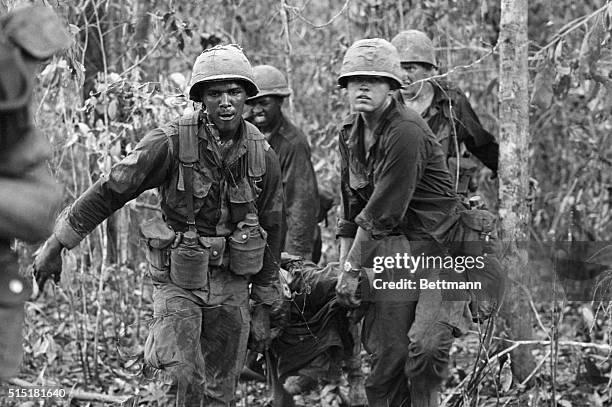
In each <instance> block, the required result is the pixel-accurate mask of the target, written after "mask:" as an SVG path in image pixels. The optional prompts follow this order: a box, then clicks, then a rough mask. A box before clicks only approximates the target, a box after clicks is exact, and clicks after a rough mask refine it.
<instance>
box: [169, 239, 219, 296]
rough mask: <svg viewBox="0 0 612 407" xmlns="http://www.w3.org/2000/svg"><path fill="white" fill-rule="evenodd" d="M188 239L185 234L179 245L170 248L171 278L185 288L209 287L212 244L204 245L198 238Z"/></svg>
mask: <svg viewBox="0 0 612 407" xmlns="http://www.w3.org/2000/svg"><path fill="white" fill-rule="evenodd" d="M186 240H187V239H186V238H185V237H184V236H183V239H182V241H181V242H180V243H179V244H178V246H176V247H173V248H172V249H171V250H170V265H171V266H170V279H171V280H172V282H173V283H174V284H176V285H177V286H179V287H181V288H183V289H185V290H196V289H200V288H204V287H207V286H208V262H209V260H210V245H208V246H207V247H204V246H203V245H202V243H201V242H200V241H199V240H198V239H194V240H195V241H194V242H186Z"/></svg>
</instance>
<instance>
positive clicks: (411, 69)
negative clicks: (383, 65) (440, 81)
mask: <svg viewBox="0 0 612 407" xmlns="http://www.w3.org/2000/svg"><path fill="white" fill-rule="evenodd" d="M402 70H403V71H404V77H403V78H402V80H403V82H404V83H403V85H404V87H403V88H402V94H403V95H404V96H405V97H408V98H412V97H414V96H415V95H416V94H417V93H418V92H419V90H420V89H421V87H422V83H423V82H419V81H423V80H424V79H427V78H430V77H432V76H433V75H434V74H435V69H434V68H433V67H432V66H431V65H427V64H421V63H417V62H402ZM415 82H416V83H415Z"/></svg>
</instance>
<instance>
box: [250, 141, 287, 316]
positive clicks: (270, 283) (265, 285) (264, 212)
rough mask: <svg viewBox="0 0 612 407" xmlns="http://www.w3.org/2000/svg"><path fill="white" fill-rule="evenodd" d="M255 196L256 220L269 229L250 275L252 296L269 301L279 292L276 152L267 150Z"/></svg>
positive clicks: (280, 205)
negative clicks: (258, 265) (256, 269)
mask: <svg viewBox="0 0 612 407" xmlns="http://www.w3.org/2000/svg"><path fill="white" fill-rule="evenodd" d="M261 182H262V184H261V188H262V191H261V193H260V195H259V198H258V199H257V208H258V212H259V222H260V223H261V226H262V227H263V228H264V229H265V230H266V232H267V233H268V237H267V246H266V251H265V252H264V260H263V267H262V269H261V271H260V272H259V273H257V274H255V275H254V276H253V277H252V278H251V283H252V286H251V299H252V300H253V301H255V302H256V303H263V304H268V305H270V304H272V303H273V302H274V301H276V300H278V299H279V298H280V296H281V291H280V286H279V277H278V271H279V268H280V251H281V249H280V247H281V238H282V231H281V229H282V220H283V206H284V204H283V184H282V179H281V171H280V165H279V162H278V158H277V156H276V153H275V152H274V150H272V149H271V148H270V149H269V150H268V151H266V173H265V174H264V176H263V177H262V181H261Z"/></svg>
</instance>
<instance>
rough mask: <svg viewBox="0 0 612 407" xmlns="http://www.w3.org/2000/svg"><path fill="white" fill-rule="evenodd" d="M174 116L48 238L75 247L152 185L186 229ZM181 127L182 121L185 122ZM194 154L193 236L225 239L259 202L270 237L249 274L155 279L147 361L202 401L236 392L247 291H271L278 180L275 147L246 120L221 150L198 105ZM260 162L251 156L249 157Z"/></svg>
mask: <svg viewBox="0 0 612 407" xmlns="http://www.w3.org/2000/svg"><path fill="white" fill-rule="evenodd" d="M179 125H183V124H179V123H173V124H171V125H170V126H169V127H167V128H163V129H157V130H154V131H152V132H151V133H149V134H148V135H147V136H145V137H144V138H143V139H142V140H141V141H140V142H139V143H138V145H137V146H136V147H135V148H134V150H132V151H131V152H130V154H129V155H128V156H127V157H126V158H125V159H123V160H122V161H121V162H120V163H118V164H116V165H115V166H114V167H113V168H112V170H111V172H110V174H109V175H108V176H107V177H103V178H102V179H100V180H99V181H98V182H96V183H95V184H94V185H93V186H92V187H91V188H89V189H88V190H87V191H86V192H85V193H84V194H83V195H82V196H81V197H80V198H79V199H78V200H77V201H76V202H75V203H74V204H73V205H71V206H70V207H69V208H68V210H66V211H65V212H64V215H63V216H62V217H61V219H60V220H59V221H58V223H57V225H56V229H55V235H56V237H57V238H58V240H59V241H60V242H61V243H62V245H63V246H65V247H67V248H71V247H74V246H75V245H76V244H77V243H78V242H79V241H80V240H81V239H82V238H83V237H84V236H85V235H87V234H88V233H89V232H91V230H93V228H94V227H95V226H96V225H97V224H99V223H100V222H102V220H104V219H105V218H107V217H108V216H109V215H110V214H112V213H113V212H114V211H115V210H117V209H118V208H120V207H121V206H123V205H124V204H125V203H126V202H128V201H130V200H132V199H134V198H135V197H137V196H138V195H139V194H140V193H142V192H143V191H145V190H147V189H150V188H155V187H159V190H160V193H161V208H162V212H163V216H164V220H165V222H166V223H167V225H168V226H170V227H171V228H172V229H173V230H174V231H175V232H185V231H186V230H187V224H186V220H187V215H188V213H187V205H186V197H185V179H184V174H183V172H182V171H181V168H182V167H181V166H180V164H179V160H178V156H177V152H178V151H179V137H178V132H179V130H178V129H179ZM184 125H189V124H187V123H185V124H184ZM191 126H197V135H198V145H197V148H198V151H199V160H198V161H197V162H196V163H195V167H194V173H193V196H194V211H195V214H196V218H195V222H196V225H195V226H196V228H197V231H198V234H199V235H200V236H204V237H206V236H215V237H229V236H230V234H231V233H232V232H233V231H234V230H235V229H236V225H237V224H238V223H239V222H240V221H242V220H243V219H244V218H245V216H246V214H247V213H249V212H250V211H252V210H253V207H255V208H256V209H257V213H258V216H259V221H260V223H261V225H262V227H263V228H264V229H265V231H266V232H267V234H268V237H267V248H266V251H265V254H264V265H263V268H262V270H261V271H259V272H258V273H257V274H255V275H253V276H252V277H250V278H248V277H246V276H240V275H237V274H235V273H234V272H232V271H230V270H229V269H228V267H227V262H224V264H222V265H220V266H218V267H210V268H209V275H208V282H207V283H206V285H204V286H203V287H201V288H199V289H184V288H181V287H179V286H177V285H176V284H174V283H173V282H172V281H171V280H170V281H168V280H167V279H166V278H164V276H158V277H157V278H156V280H157V281H156V285H155V292H154V296H153V300H154V316H155V318H156V320H155V322H154V324H153V326H152V327H151V332H150V334H149V338H148V339H147V344H146V347H145V358H146V359H147V361H148V363H150V364H151V365H152V366H153V367H155V368H157V369H160V370H161V371H162V372H165V373H167V374H168V375H169V376H170V377H172V378H174V379H176V378H182V379H184V381H187V382H189V384H190V385H192V386H194V389H195V390H194V392H197V391H201V392H202V393H203V394H204V400H205V402H204V405H207V406H209V405H210V406H217V405H218V406H226V405H230V404H231V402H232V401H233V399H234V393H235V386H236V380H237V378H238V374H239V372H240V370H241V368H242V364H243V363H244V357H245V352H246V345H247V339H248V333H249V284H251V285H252V288H251V294H250V298H251V299H252V300H253V301H255V302H256V303H265V304H271V302H272V301H274V300H276V299H277V298H278V295H279V293H278V289H277V285H276V284H277V282H278V275H277V273H278V259H279V258H280V228H281V216H282V202H283V200H282V199H283V198H282V186H281V179H280V169H279V165H278V159H277V157H276V154H275V153H274V151H273V150H272V149H270V148H269V145H268V144H267V142H266V141H265V140H264V138H263V135H261V133H259V131H258V130H257V129H256V128H255V127H254V126H253V125H251V124H249V123H246V122H243V125H242V128H241V130H240V132H239V134H238V136H237V138H235V139H234V140H233V142H232V145H231V146H230V147H229V148H227V149H226V150H225V151H226V152H225V154H222V153H221V151H220V146H219V142H218V141H217V140H216V139H215V132H214V128H213V127H212V126H210V123H209V122H208V121H207V117H206V114H204V113H200V112H199V111H198V112H196V113H195V114H194V116H193V118H192V121H191ZM254 160H257V161H258V162H253V161H254Z"/></svg>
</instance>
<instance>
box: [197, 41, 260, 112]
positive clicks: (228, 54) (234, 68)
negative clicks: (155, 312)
mask: <svg viewBox="0 0 612 407" xmlns="http://www.w3.org/2000/svg"><path fill="white" fill-rule="evenodd" d="M226 80H238V81H241V82H242V83H243V84H244V85H245V86H244V87H245V90H246V94H247V96H249V97H251V96H255V95H256V94H257V92H258V91H259V89H258V88H257V85H256V84H255V80H254V78H253V68H251V63H250V62H249V60H248V59H247V57H246V56H245V55H244V53H243V52H242V49H241V48H240V47H239V46H237V45H235V44H230V45H217V46H215V47H213V48H210V49H207V50H205V51H204V52H202V53H201V54H200V55H199V56H198V57H197V59H196V61H195V64H193V70H192V71H191V80H190V81H189V99H191V100H194V101H196V102H199V101H200V100H199V99H198V96H199V95H200V89H201V87H202V85H203V84H204V83H207V82H215V81H226Z"/></svg>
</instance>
